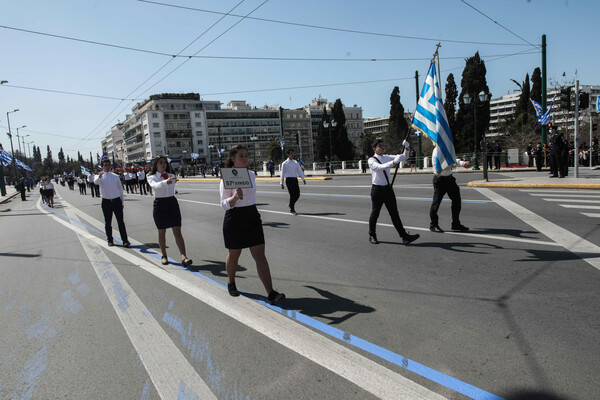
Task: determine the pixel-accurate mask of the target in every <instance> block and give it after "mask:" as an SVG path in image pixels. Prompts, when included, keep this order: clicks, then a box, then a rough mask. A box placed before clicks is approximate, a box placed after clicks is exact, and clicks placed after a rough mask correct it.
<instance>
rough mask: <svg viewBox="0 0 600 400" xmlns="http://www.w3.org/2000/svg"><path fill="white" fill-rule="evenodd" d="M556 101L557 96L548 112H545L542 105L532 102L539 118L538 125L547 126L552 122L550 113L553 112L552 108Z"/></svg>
mask: <svg viewBox="0 0 600 400" xmlns="http://www.w3.org/2000/svg"><path fill="white" fill-rule="evenodd" d="M554 99H556V96H554V97H553V98H552V101H551V102H550V106H549V107H548V109H547V110H546V112H543V110H542V105H541V104H540V103H538V102H537V101H535V100H531V104H533V108H534V109H535V116H536V118H537V124H538V125H547V124H548V122H550V113H551V112H552V106H553V105H554Z"/></svg>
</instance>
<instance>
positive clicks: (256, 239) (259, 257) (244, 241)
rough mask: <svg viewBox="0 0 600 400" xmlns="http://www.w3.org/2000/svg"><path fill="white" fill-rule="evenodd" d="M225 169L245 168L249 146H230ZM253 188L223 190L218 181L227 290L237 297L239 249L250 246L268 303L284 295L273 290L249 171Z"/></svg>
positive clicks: (250, 173) (252, 176)
mask: <svg viewBox="0 0 600 400" xmlns="http://www.w3.org/2000/svg"><path fill="white" fill-rule="evenodd" d="M225 167H226V168H232V167H235V168H248V149H247V148H246V147H245V146H242V145H236V146H233V147H232V148H231V149H230V150H229V155H228V157H227V161H226V164H225ZM248 175H249V176H250V180H251V182H252V187H251V188H248V189H225V187H224V185H223V181H222V180H221V183H220V188H219V191H220V193H221V207H222V208H223V209H224V210H226V211H225V218H224V220H223V237H224V240H225V247H226V248H227V249H229V253H228V254H227V259H226V261H225V268H226V270H227V277H228V281H227V290H228V291H229V294H230V295H231V296H239V295H240V292H239V291H238V289H237V287H236V285H235V273H236V270H237V265H238V260H239V258H240V254H241V253H242V249H245V248H249V249H250V254H252V258H253V259H254V261H255V263H256V269H257V271H258V276H259V278H260V280H261V282H262V284H263V285H264V287H265V289H266V291H267V294H268V300H269V303H270V304H275V303H277V302H279V301H281V300H283V299H284V298H285V295H284V294H283V293H279V292H277V291H276V290H273V283H272V280H271V272H270V269H269V263H268V261H267V258H266V257H265V236H264V232H263V227H262V221H261V219H260V214H259V213H258V210H257V209H256V181H255V176H254V172H252V171H250V170H248Z"/></svg>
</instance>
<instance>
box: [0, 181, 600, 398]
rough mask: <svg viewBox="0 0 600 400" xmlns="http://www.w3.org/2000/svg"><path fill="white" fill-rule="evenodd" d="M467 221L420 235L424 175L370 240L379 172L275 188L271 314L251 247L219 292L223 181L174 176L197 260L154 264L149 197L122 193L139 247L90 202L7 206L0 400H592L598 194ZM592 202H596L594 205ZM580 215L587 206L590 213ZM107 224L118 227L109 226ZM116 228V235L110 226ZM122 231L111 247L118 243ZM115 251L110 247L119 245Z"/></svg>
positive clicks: (266, 193)
mask: <svg viewBox="0 0 600 400" xmlns="http://www.w3.org/2000/svg"><path fill="white" fill-rule="evenodd" d="M455 176H456V177H457V180H458V181H459V183H460V184H461V193H462V198H463V203H462V213H461V220H462V223H463V224H464V225H466V226H469V227H470V228H471V231H470V232H469V233H466V234H463V233H454V232H449V228H450V222H451V221H450V203H449V202H444V203H443V204H442V206H441V208H440V226H441V227H442V228H443V229H448V231H447V232H446V233H444V234H439V233H432V232H429V230H428V226H429V206H430V204H431V196H432V188H431V176H427V175H410V176H401V177H399V179H397V181H396V184H395V192H396V196H397V197H398V205H399V209H400V215H401V218H402V221H403V223H404V225H405V226H406V227H407V229H408V230H409V231H411V232H412V233H419V234H421V238H420V239H419V240H417V241H416V242H414V243H413V244H411V245H409V246H404V245H403V244H402V242H401V240H400V238H399V237H398V235H397V234H396V233H395V230H394V229H393V227H392V226H391V221H390V218H389V216H388V215H387V213H386V211H385V209H384V210H382V213H381V217H380V219H379V225H378V237H379V240H380V241H381V242H382V243H381V244H379V245H372V244H370V243H369V242H368V240H367V239H368V225H367V221H368V217H369V214H370V198H369V189H370V177H368V176H359V177H342V176H338V177H335V178H334V179H333V180H330V181H309V182H308V184H307V185H301V187H300V189H301V192H302V196H301V198H300V200H299V202H298V204H297V205H296V210H297V211H298V213H299V215H298V216H293V215H291V214H289V212H288V208H287V200H288V195H287V191H283V190H281V188H280V187H279V183H278V182H277V181H267V182H258V183H257V189H258V193H257V201H258V203H259V205H258V206H259V209H260V211H261V215H262V219H263V225H264V229H265V237H266V242H267V247H266V248H267V258H268V260H269V263H270V267H271V273H272V275H273V281H274V286H275V288H276V289H277V290H279V291H282V292H284V293H285V294H286V296H287V299H286V300H285V301H284V302H282V303H281V307H270V306H268V305H267V304H266V303H265V301H264V296H265V294H266V293H264V289H263V287H262V285H261V283H260V281H259V279H258V276H257V274H256V268H255V266H254V263H253V260H252V258H251V257H250V254H249V252H248V251H244V252H243V253H242V257H241V259H240V267H239V270H238V271H239V272H238V278H237V283H238V288H239V289H240V290H242V291H243V292H244V293H245V295H244V296H242V297H240V298H232V297H230V296H229V295H228V294H227V293H226V289H225V288H224V284H225V282H226V275H225V265H224V260H225V256H226V250H225V248H224V246H223V238H222V232H221V226H222V219H223V211H222V209H221V208H220V207H219V205H218V200H219V197H218V184H217V183H215V182H179V183H178V186H177V187H178V192H179V193H178V199H179V203H180V207H181V212H182V215H183V233H184V237H185V240H186V245H187V248H188V256H189V257H190V258H192V259H193V260H194V264H193V265H192V266H191V267H189V268H188V269H184V268H181V266H180V265H178V264H177V263H176V262H175V261H177V260H178V254H177V250H176V247H175V244H174V239H173V237H172V235H171V234H170V233H168V236H167V243H168V245H169V246H170V247H169V255H170V256H171V258H172V259H173V261H174V262H173V263H171V265H169V266H167V267H163V266H162V265H160V262H159V257H158V255H157V252H158V245H157V237H156V228H155V226H154V223H153V221H152V217H151V213H152V198H151V197H150V196H140V195H128V196H127V197H126V202H125V220H126V225H127V229H128V233H129V236H130V240H131V241H132V243H133V245H134V246H132V248H131V249H124V248H122V247H119V246H115V247H113V248H108V247H107V246H106V244H105V238H104V234H103V223H102V221H103V218H102V212H101V209H100V206H99V200H98V199H93V198H91V197H90V196H89V194H88V196H80V195H79V193H78V191H77V190H76V191H69V190H68V189H67V188H64V187H60V186H59V187H58V189H57V190H58V192H59V195H60V196H59V197H58V198H57V201H56V208H54V209H49V208H47V207H45V206H42V205H41V204H40V203H39V201H38V200H39V196H37V194H36V193H31V194H30V195H29V197H28V201H26V202H23V203H22V202H21V201H20V200H19V199H18V198H17V197H15V198H14V199H12V200H11V201H9V202H7V203H6V204H3V205H0V235H1V237H2V240H1V241H0V248H1V249H0V257H1V258H0V260H1V267H0V271H1V272H2V279H1V280H0V315H1V320H2V324H1V326H0V333H1V337H2V341H0V398H7V399H30V398H31V399H57V398H68V399H79V398H86V399H96V398H97V399H106V398H111V399H159V398H163V399H175V398H177V399H180V398H181V399H188V398H189V399H193V398H199V399H203V398H210V397H211V396H214V398H219V399H230V398H231V399H238V398H244V399H246V398H250V399H275V398H278V399H279V398H282V399H315V398H319V399H333V398H347V399H369V398H390V399H401V398H406V399H415V398H426V399H433V398H448V399H465V398H477V399H495V398H496V399H497V398H510V397H511V392H513V391H515V390H532V391H545V392H547V393H554V394H557V395H560V396H563V397H564V398H568V399H582V400H583V399H592V398H598V397H600V384H598V382H597V376H598V375H600V361H598V354H600V344H599V341H598V337H600V336H599V334H600V317H599V316H598V315H599V311H600V309H599V308H600V291H598V287H599V286H600V270H599V268H600V261H599V260H600V248H598V246H597V244H598V243H600V229H599V223H598V222H599V219H598V217H594V216H591V214H593V213H598V212H599V211H597V210H596V211H594V210H593V209H590V210H586V209H580V208H573V207H565V205H583V206H585V205H588V206H594V205H595V204H598V199H599V198H600V192H594V191H589V192H588V191H578V192H573V191H558V190H544V191H539V190H527V189H522V190H515V189H493V190H492V189H486V188H479V189H477V188H468V187H466V186H464V185H465V184H466V182H467V180H469V179H472V177H470V176H468V175H466V174H465V175H463V174H456V175H455ZM586 200H591V202H586ZM586 214H587V215H586ZM115 227H116V223H115ZM117 235H118V233H117ZM117 235H116V236H117ZM117 243H118V242H117Z"/></svg>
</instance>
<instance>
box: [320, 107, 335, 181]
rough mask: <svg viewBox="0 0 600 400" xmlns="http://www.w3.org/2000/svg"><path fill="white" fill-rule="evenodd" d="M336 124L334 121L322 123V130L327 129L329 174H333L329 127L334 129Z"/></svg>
mask: <svg viewBox="0 0 600 400" xmlns="http://www.w3.org/2000/svg"><path fill="white" fill-rule="evenodd" d="M336 125H337V122H335V119H330V120H329V121H323V128H325V129H327V128H329V172H330V173H332V174H333V173H334V172H333V144H332V143H331V127H334V128H335V127H336Z"/></svg>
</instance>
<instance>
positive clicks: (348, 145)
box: [331, 99, 354, 160]
mask: <svg viewBox="0 0 600 400" xmlns="http://www.w3.org/2000/svg"><path fill="white" fill-rule="evenodd" d="M331 117H332V119H333V120H335V122H336V126H335V127H333V126H332V127H331V129H332V131H331V134H332V136H333V137H332V142H333V153H334V157H335V156H337V158H338V159H339V160H352V159H354V145H353V144H352V142H351V141H350V140H349V139H348V129H347V128H346V115H345V114H344V105H343V104H342V100H341V99H337V100H336V101H335V103H334V104H333V109H332V110H331Z"/></svg>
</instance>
